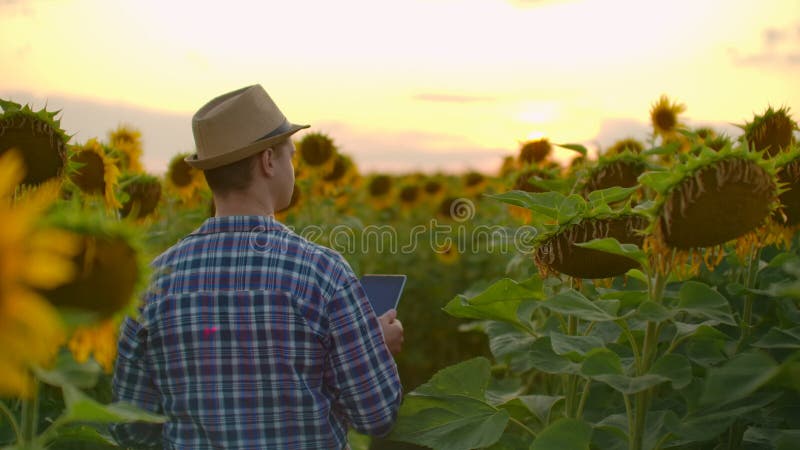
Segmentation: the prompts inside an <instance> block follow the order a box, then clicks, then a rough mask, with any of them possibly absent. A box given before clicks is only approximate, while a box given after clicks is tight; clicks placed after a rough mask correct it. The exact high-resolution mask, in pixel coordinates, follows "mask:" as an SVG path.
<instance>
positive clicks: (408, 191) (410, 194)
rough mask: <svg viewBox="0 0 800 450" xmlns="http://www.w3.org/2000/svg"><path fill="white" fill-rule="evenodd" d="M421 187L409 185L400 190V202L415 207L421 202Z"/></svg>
mask: <svg viewBox="0 0 800 450" xmlns="http://www.w3.org/2000/svg"><path fill="white" fill-rule="evenodd" d="M419 191H420V188H419V185H416V184H408V185H406V186H403V187H402V188H401V189H400V202H401V203H403V204H404V205H409V206H410V205H414V204H415V203H416V202H417V200H419Z"/></svg>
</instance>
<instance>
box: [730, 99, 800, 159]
mask: <svg viewBox="0 0 800 450" xmlns="http://www.w3.org/2000/svg"><path fill="white" fill-rule="evenodd" d="M743 128H744V134H745V138H746V139H747V142H748V144H749V145H750V150H754V151H758V152H761V151H766V152H767V154H769V156H775V155H777V154H778V153H780V152H782V151H786V150H788V149H789V148H790V147H791V146H792V144H794V132H795V131H796V130H797V129H798V126H797V122H795V120H794V119H792V117H791V115H790V114H789V108H788V107H784V108H781V109H779V110H777V111H776V110H774V109H772V107H769V108H767V110H766V111H765V112H764V114H761V115H756V116H755V117H754V118H753V121H752V122H748V123H746V124H745V125H744V127H743Z"/></svg>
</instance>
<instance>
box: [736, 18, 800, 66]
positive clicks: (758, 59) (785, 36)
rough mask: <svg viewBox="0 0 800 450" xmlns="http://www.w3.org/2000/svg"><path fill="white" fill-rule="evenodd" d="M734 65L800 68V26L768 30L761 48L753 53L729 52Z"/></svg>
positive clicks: (764, 33) (764, 32)
mask: <svg viewBox="0 0 800 450" xmlns="http://www.w3.org/2000/svg"><path fill="white" fill-rule="evenodd" d="M728 52H729V54H730V57H731V59H732V61H733V62H734V64H737V65H741V66H759V67H778V68H796V67H800V24H797V25H795V26H793V27H786V28H767V29H765V30H764V31H763V33H762V42H761V48H760V49H759V50H758V51H756V52H752V53H740V52H739V51H738V50H737V49H729V50H728Z"/></svg>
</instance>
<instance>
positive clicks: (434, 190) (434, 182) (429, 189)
mask: <svg viewBox="0 0 800 450" xmlns="http://www.w3.org/2000/svg"><path fill="white" fill-rule="evenodd" d="M422 189H423V190H424V191H425V193H426V194H428V195H436V194H438V193H439V192H442V189H444V185H443V184H442V182H441V181H440V180H438V179H437V178H430V179H428V180H427V181H425V184H424V185H423V186H422Z"/></svg>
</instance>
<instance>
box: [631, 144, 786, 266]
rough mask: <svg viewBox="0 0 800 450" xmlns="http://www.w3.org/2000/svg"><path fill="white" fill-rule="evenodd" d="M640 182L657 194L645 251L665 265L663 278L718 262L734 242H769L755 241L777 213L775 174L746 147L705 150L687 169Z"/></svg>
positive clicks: (660, 173)
mask: <svg viewBox="0 0 800 450" xmlns="http://www.w3.org/2000/svg"><path fill="white" fill-rule="evenodd" d="M639 180H640V182H641V183H642V184H643V185H645V186H647V187H649V188H651V189H652V190H653V191H654V192H655V193H656V199H655V201H654V203H653V206H652V209H651V211H652V213H653V214H654V219H655V220H654V221H653V223H652V225H651V229H650V230H648V231H651V232H652V233H651V235H650V236H648V238H647V240H646V242H645V248H646V249H648V251H649V252H650V253H651V254H653V255H654V256H655V257H656V258H657V259H658V260H659V261H661V263H659V264H657V265H656V267H657V269H658V270H660V271H662V272H664V273H667V272H668V271H669V270H671V268H672V267H678V268H680V267H684V266H685V265H686V264H689V265H691V267H692V270H693V271H696V269H698V268H699V264H700V263H701V262H703V260H705V261H706V263H707V265H708V262H709V261H719V258H709V257H708V255H709V254H715V253H717V254H718V253H719V252H720V251H721V250H720V248H721V246H722V245H723V244H725V243H727V242H729V241H735V245H736V246H737V247H741V246H742V245H744V244H747V245H750V244H748V243H752V242H754V239H761V238H764V239H767V237H766V236H760V237H759V236H756V235H758V234H759V231H758V230H759V228H761V227H763V226H764V225H765V224H766V222H767V219H768V218H769V217H770V216H771V215H772V212H773V211H775V209H776V208H777V207H778V201H777V200H778V194H779V193H780V191H779V189H778V184H777V178H776V174H775V168H774V167H773V165H772V163H770V162H768V161H764V160H763V159H762V155H761V153H759V152H750V151H748V149H747V148H746V147H737V148H733V147H731V146H727V147H725V148H723V149H722V150H720V151H714V150H712V149H710V148H708V147H702V148H701V149H700V151H699V153H698V154H697V155H691V156H688V158H687V161H686V163H685V164H682V165H680V166H674V167H673V168H672V170H669V171H657V172H648V173H645V174H643V175H642V176H641V177H640V178H639ZM737 253H741V252H737ZM704 254H705V258H704ZM673 255H675V257H674V258H673ZM670 264H672V267H671V266H670ZM709 267H710V268H711V267H712V266H709Z"/></svg>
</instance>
